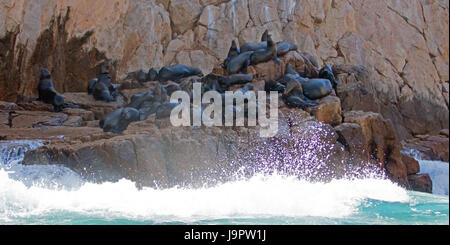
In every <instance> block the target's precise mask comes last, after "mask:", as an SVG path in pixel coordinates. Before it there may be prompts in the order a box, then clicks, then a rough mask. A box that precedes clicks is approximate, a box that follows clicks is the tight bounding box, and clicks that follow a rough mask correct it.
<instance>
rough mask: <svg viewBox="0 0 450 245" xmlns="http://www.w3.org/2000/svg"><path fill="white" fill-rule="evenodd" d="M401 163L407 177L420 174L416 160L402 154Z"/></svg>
mask: <svg viewBox="0 0 450 245" xmlns="http://www.w3.org/2000/svg"><path fill="white" fill-rule="evenodd" d="M402 162H403V163H404V164H405V166H406V172H407V175H412V174H417V173H419V172H420V165H419V162H418V161H417V160H416V159H414V158H412V157H410V156H407V155H405V154H402Z"/></svg>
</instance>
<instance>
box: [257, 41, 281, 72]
mask: <svg viewBox="0 0 450 245" xmlns="http://www.w3.org/2000/svg"><path fill="white" fill-rule="evenodd" d="M267 38H268V40H267V48H266V49H259V50H256V51H254V52H253V54H252V55H251V56H250V64H251V65H257V64H259V63H264V62H268V61H270V60H273V61H274V62H275V63H276V64H277V65H281V62H280V59H278V56H277V45H275V43H274V42H273V40H272V37H271V36H270V35H268V37H267Z"/></svg>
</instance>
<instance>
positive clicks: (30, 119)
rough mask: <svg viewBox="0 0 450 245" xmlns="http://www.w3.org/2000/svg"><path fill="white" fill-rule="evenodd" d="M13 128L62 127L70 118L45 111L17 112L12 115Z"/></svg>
mask: <svg viewBox="0 0 450 245" xmlns="http://www.w3.org/2000/svg"><path fill="white" fill-rule="evenodd" d="M11 117H12V119H11V127H12V128H40V127H55V126H62V125H63V123H64V121H66V120H67V118H68V116H67V115H66V114H63V113H50V112H45V111H15V112H14V113H12V115H11Z"/></svg>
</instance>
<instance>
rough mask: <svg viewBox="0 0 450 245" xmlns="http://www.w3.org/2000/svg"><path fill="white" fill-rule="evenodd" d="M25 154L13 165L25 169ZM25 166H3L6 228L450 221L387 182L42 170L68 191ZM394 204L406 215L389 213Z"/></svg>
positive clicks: (438, 205) (441, 203) (440, 204)
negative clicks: (83, 176)
mask: <svg viewBox="0 0 450 245" xmlns="http://www.w3.org/2000/svg"><path fill="white" fill-rule="evenodd" d="M2 144H4V143H2ZM4 146H5V145H2V147H4ZM22 153H23V151H21V153H20V154H19V155H18V158H16V159H15V160H14V161H8V165H16V167H17V166H21V165H20V164H19V161H20V156H22V157H23V154H22ZM21 167H22V171H21V175H14V174H13V173H12V171H11V169H12V168H11V166H10V167H9V170H6V169H5V168H4V167H2V169H0V223H1V224H346V223H349V224H370V223H375V224H384V223H387V224H393V223H399V224H410V223H413V224H414V223H430V224H448V198H437V199H436V198H434V197H433V196H430V195H425V194H422V193H413V192H407V191H406V190H405V189H403V188H401V187H399V186H397V185H396V184H394V183H392V182H391V181H389V180H386V179H375V178H361V179H351V180H350V179H339V180H332V181H330V182H327V183H321V182H316V183H313V182H310V181H307V180H301V179H299V178H297V177H294V176H286V175H284V174H279V173H277V172H272V173H270V174H257V175H255V176H253V177H251V178H241V179H237V180H235V181H230V182H227V183H222V184H218V185H216V186H211V187H205V188H197V189H193V188H192V189H188V188H170V189H156V188H142V189H139V188H137V187H136V184H135V183H134V182H132V181H129V180H124V179H123V180H120V181H118V182H116V183H102V184H95V183H87V182H82V181H81V180H80V179H78V181H74V179H76V178H75V177H76V175H73V174H74V173H71V172H70V170H67V169H65V168H63V167H58V168H59V169H60V170H64V171H63V173H64V174H60V175H57V176H55V175H54V171H55V169H53V168H52V166H39V167H40V168H41V169H40V171H38V172H39V173H40V177H41V178H47V179H49V180H53V181H55V179H56V181H55V182H56V183H65V187H64V188H61V184H60V185H56V186H55V185H53V184H52V183H51V182H47V183H42V182H27V181H23V180H22V179H21V177H23V178H25V177H26V176H28V175H29V174H28V173H27V171H29V170H30V169H31V171H30V173H32V174H35V173H36V171H34V170H32V169H33V168H32V167H36V166H21ZM53 167H55V166H53ZM65 171H67V172H65ZM12 176H14V178H12ZM64 180H66V181H64ZM71 185H72V186H71ZM69 187H71V188H69ZM424 203H425V204H426V205H425V206H424V205H423V204H424ZM429 205H432V207H431V209H432V210H435V211H433V212H428V211H427V210H430V206H429ZM391 207H393V208H401V209H402V212H399V213H400V214H401V216H400V217H393V214H392V212H387V211H389V210H390V208H391ZM405 214H407V215H405ZM418 217H419V218H420V220H417V218H418Z"/></svg>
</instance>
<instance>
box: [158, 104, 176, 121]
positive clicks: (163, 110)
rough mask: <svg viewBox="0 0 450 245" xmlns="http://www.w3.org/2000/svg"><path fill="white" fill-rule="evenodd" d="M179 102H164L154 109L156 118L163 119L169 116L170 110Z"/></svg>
mask: <svg viewBox="0 0 450 245" xmlns="http://www.w3.org/2000/svg"><path fill="white" fill-rule="evenodd" d="M179 105H180V103H164V104H162V105H160V106H158V108H157V109H156V119H164V118H168V117H170V114H171V113H172V110H173V109H174V108H175V107H177V106H179Z"/></svg>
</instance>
